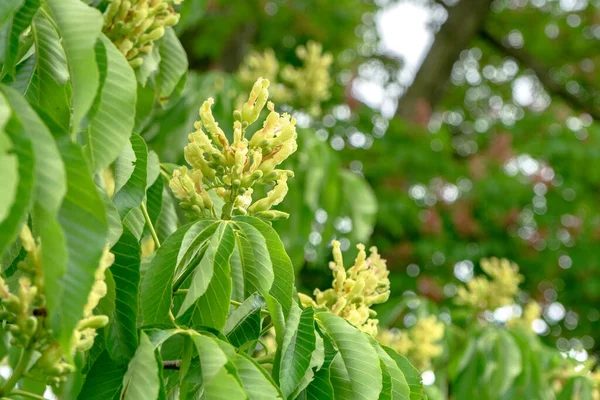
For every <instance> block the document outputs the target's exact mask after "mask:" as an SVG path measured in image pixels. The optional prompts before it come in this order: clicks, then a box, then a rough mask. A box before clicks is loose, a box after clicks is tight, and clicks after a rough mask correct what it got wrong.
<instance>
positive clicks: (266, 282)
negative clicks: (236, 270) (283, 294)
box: [235, 219, 274, 296]
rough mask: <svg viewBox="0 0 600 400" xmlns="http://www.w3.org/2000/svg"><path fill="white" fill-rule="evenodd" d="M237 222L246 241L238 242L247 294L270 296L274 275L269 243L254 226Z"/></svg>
mask: <svg viewBox="0 0 600 400" xmlns="http://www.w3.org/2000/svg"><path fill="white" fill-rule="evenodd" d="M235 222H236V227H237V228H238V229H239V232H240V233H241V234H242V235H244V238H245V239H246V241H240V240H239V239H238V240H237V245H238V249H239V250H240V251H241V253H240V256H241V261H242V266H243V267H242V270H243V272H244V281H245V283H246V284H245V289H246V293H247V294H248V293H253V292H259V293H261V294H262V295H263V296H265V295H268V293H269V290H270V289H271V286H272V285H273V279H274V273H273V263H272V262H271V258H270V256H269V249H268V248H267V242H266V240H265V238H264V237H263V236H262V235H261V234H260V232H259V231H258V229H256V228H255V227H253V226H252V225H250V224H248V223H246V222H242V221H238V220H237V219H236V220H235Z"/></svg>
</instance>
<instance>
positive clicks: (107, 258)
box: [0, 225, 114, 385]
mask: <svg viewBox="0 0 600 400" xmlns="http://www.w3.org/2000/svg"><path fill="white" fill-rule="evenodd" d="M20 239H21V245H22V246H23V249H24V250H25V251H26V253H27V256H26V257H25V259H24V260H22V261H20V262H19V263H18V269H19V271H20V272H21V275H20V276H19V278H18V281H17V283H18V284H17V286H16V289H15V290H14V293H13V292H12V291H11V289H10V288H9V286H8V284H7V283H6V282H5V281H4V279H2V278H0V319H1V320H2V321H4V323H5V328H6V329H7V331H8V332H10V334H11V339H10V341H11V345H13V346H16V347H21V348H23V349H25V348H30V349H34V350H35V351H36V352H38V353H39V354H40V357H39V359H38V360H37V361H36V362H35V364H34V365H33V367H32V368H31V370H30V372H31V373H32V374H33V375H36V374H39V375H41V376H43V377H44V378H46V379H47V380H48V383H49V384H53V385H57V384H59V383H60V382H63V381H64V380H65V379H67V375H68V374H70V373H71V372H73V371H74V370H75V366H74V365H73V364H72V363H71V361H70V360H71V359H72V356H73V354H74V353H75V352H76V351H85V350H89V349H90V348H91V347H92V346H93V343H94V338H95V336H96V330H97V329H98V328H102V327H104V326H106V324H107V323H108V317H107V316H105V315H94V314H93V310H94V308H96V306H97V305H98V302H99V301H100V299H101V298H102V297H104V296H105V295H106V292H107V287H106V283H105V282H104V273H105V271H106V269H107V268H108V267H109V266H110V265H111V264H112V263H113V261H114V256H113V254H112V253H111V252H110V251H109V250H108V247H107V248H105V249H104V252H103V255H102V257H101V259H100V262H99V266H98V269H97V270H96V273H95V282H94V284H93V286H92V289H91V291H90V293H89V296H88V301H87V304H86V305H85V306H84V309H83V312H82V318H81V320H80V321H79V322H78V323H77V325H76V327H75V329H74V330H73V333H72V337H73V339H72V341H71V349H70V350H67V351H66V352H65V349H63V348H61V346H60V345H59V344H58V342H57V341H56V339H55V338H54V335H53V332H52V329H51V328H50V323H49V319H48V318H47V316H48V310H47V308H46V307H47V305H46V295H45V282H44V268H43V263H42V261H43V259H42V243H41V241H40V239H39V238H34V236H33V234H32V233H31V230H30V229H29V227H28V226H27V225H23V227H22V229H21V233H20Z"/></svg>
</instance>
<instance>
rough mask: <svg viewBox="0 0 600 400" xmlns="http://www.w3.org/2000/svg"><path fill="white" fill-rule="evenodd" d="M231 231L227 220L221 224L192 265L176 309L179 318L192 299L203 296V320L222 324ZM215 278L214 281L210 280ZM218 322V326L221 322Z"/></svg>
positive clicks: (228, 295)
mask: <svg viewBox="0 0 600 400" xmlns="http://www.w3.org/2000/svg"><path fill="white" fill-rule="evenodd" d="M233 247H234V236H233V230H232V229H231V226H230V225H229V224H228V223H221V224H220V225H219V227H218V228H217V230H216V232H215V233H214V234H213V236H212V237H211V239H210V242H209V244H208V247H207V248H206V252H205V253H204V257H202V260H201V261H200V264H198V266H197V267H196V268H195V270H194V274H193V276H192V281H191V282H190V286H189V288H188V292H187V294H186V296H185V298H184V299H183V303H182V305H181V307H180V308H179V311H178V313H177V317H180V316H181V315H183V313H185V312H186V311H187V310H188V308H190V307H191V306H192V305H193V304H194V303H195V302H196V300H198V299H199V298H200V297H201V296H203V295H205V294H206V296H207V298H206V305H207V308H206V309H204V310H203V311H204V313H203V315H208V314H210V315H209V316H208V317H207V318H208V319H207V321H210V322H211V324H207V326H213V327H215V328H216V326H214V325H213V324H212V323H217V325H220V327H219V328H217V329H218V330H221V329H222V328H223V326H225V321H226V318H227V311H228V310H229V299H230V298H231V277H230V276H229V272H230V270H231V268H230V266H229V258H230V257H231V253H232V252H233ZM213 280H218V281H213ZM221 322H222V325H221Z"/></svg>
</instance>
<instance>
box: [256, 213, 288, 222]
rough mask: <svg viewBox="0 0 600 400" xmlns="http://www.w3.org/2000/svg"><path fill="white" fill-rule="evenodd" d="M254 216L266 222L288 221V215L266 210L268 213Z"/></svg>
mask: <svg viewBox="0 0 600 400" xmlns="http://www.w3.org/2000/svg"><path fill="white" fill-rule="evenodd" d="M254 216H255V217H258V218H262V219H264V220H266V221H277V220H280V219H288V218H289V217H290V214H288V213H286V212H283V211H278V210H268V211H261V212H257V213H255V214H254Z"/></svg>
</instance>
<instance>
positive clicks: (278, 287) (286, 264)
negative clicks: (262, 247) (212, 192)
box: [234, 217, 294, 315]
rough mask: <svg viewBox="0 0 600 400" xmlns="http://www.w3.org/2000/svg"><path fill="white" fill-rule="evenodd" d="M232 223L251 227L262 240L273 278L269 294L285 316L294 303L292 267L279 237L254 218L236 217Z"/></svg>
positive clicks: (267, 226)
mask: <svg viewBox="0 0 600 400" xmlns="http://www.w3.org/2000/svg"><path fill="white" fill-rule="evenodd" d="M234 221H236V222H240V223H244V224H247V225H250V226H252V227H253V228H254V229H256V230H257V231H258V232H259V233H260V234H261V235H262V237H263V238H264V241H265V244H266V248H267V250H268V257H269V260H270V263H271V266H272V269H273V277H274V279H273V284H272V287H271V289H270V292H269V293H270V294H271V295H272V296H273V297H274V298H275V299H276V300H277V301H278V302H279V303H280V304H281V306H282V307H283V313H284V315H287V314H288V313H289V311H290V309H291V307H292V304H293V302H294V301H293V293H294V267H293V266H292V262H291V261H290V258H289V257H288V255H287V253H286V251H285V248H284V246H283V243H282V242H281V239H279V235H277V232H276V231H275V230H274V229H273V228H272V227H271V226H270V225H269V224H267V223H266V222H264V221H261V220H260V219H258V218H255V217H236V218H235V219H234ZM238 226H239V225H238ZM242 230H243V229H242ZM264 278H267V279H268V278H269V277H268V276H265V277H264ZM261 279H263V277H262V276H261Z"/></svg>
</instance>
